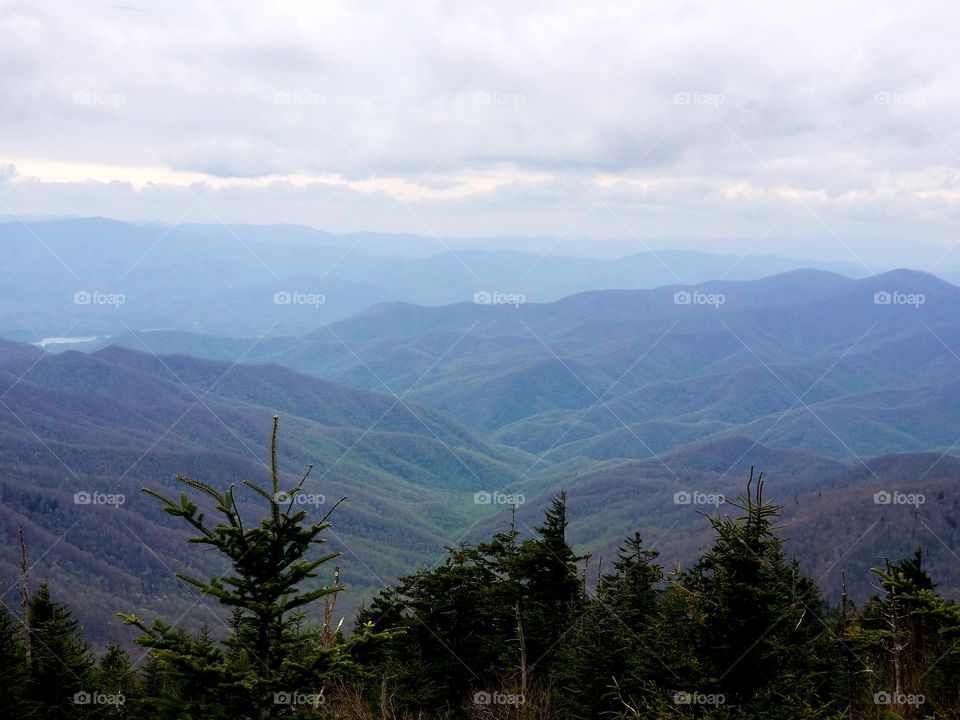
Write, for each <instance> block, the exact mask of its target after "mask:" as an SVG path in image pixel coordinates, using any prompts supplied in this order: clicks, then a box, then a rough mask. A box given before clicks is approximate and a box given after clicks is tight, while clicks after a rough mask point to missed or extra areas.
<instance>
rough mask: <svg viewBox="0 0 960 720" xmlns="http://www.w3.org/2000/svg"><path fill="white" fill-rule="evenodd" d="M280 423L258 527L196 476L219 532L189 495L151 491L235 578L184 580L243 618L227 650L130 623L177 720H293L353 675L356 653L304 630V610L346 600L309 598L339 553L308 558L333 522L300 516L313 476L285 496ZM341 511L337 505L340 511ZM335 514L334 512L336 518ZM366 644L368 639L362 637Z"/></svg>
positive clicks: (161, 627)
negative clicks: (301, 703)
mask: <svg viewBox="0 0 960 720" xmlns="http://www.w3.org/2000/svg"><path fill="white" fill-rule="evenodd" d="M278 424H279V423H278V419H277V418H276V417H274V423H273V435H272V441H271V451H270V459H271V470H272V473H271V475H272V486H271V488H269V489H265V488H263V487H261V486H259V485H257V484H255V483H253V482H251V481H249V480H245V481H244V482H243V484H244V485H245V486H246V487H247V488H249V489H250V490H252V491H253V492H254V493H256V494H257V495H259V496H260V497H261V498H263V499H264V500H266V501H267V503H268V507H269V511H268V513H267V514H266V516H265V517H263V518H262V519H261V520H260V521H259V522H258V523H250V522H249V521H248V522H246V523H245V522H244V519H243V518H242V517H241V514H240V511H239V509H238V508H237V504H236V500H235V498H234V486H232V485H231V486H230V487H229V488H228V489H227V490H226V491H225V492H222V493H221V492H219V491H217V490H216V489H214V488H212V487H210V486H209V485H207V484H205V483H203V482H200V481H197V480H193V479H190V478H186V477H180V478H179V480H180V481H181V482H182V483H183V484H184V485H186V486H187V487H188V488H191V489H192V490H194V491H196V492H199V493H200V494H202V495H206V496H207V497H208V498H210V499H212V500H213V502H214V509H215V511H216V512H217V513H219V514H220V516H221V517H222V520H221V522H219V523H217V524H215V525H211V524H210V523H209V522H208V521H207V519H206V515H205V513H203V512H201V510H200V508H199V506H198V505H197V504H196V503H195V502H193V500H191V499H190V497H189V496H188V494H187V493H186V492H184V493H182V494H181V496H180V499H179V502H175V501H173V500H170V499H168V498H166V497H164V496H163V495H161V494H160V493H157V492H155V491H153V490H149V489H147V490H146V492H147V493H148V494H150V495H152V496H154V497H156V498H158V499H159V500H160V501H161V502H162V503H163V504H164V510H165V511H166V512H167V513H169V514H170V515H172V516H174V517H178V518H181V519H183V520H184V521H186V523H187V524H188V525H190V526H191V527H192V528H193V529H194V530H195V531H196V533H197V535H195V536H194V537H191V538H190V539H189V541H190V542H191V543H196V544H201V545H207V546H210V547H212V548H213V549H215V550H217V551H218V552H219V553H221V554H222V555H223V556H225V557H226V558H227V559H228V561H229V563H230V571H229V573H228V574H226V575H223V576H220V577H214V578H211V579H209V580H199V579H196V578H193V577H189V576H186V575H179V576H178V577H180V579H181V580H183V581H184V582H187V583H189V584H191V585H193V586H195V587H196V588H198V589H199V590H200V591H201V592H203V593H204V594H205V595H208V596H212V597H214V598H216V599H217V600H218V601H219V602H220V603H221V604H222V605H224V606H226V607H229V608H231V609H232V610H233V615H232V623H231V625H232V627H231V636H230V638H229V640H228V641H227V642H226V643H225V646H224V647H225V648H226V650H227V652H224V650H223V649H221V647H220V644H219V643H217V642H215V641H214V640H213V639H212V638H211V637H210V634H209V632H208V630H207V629H206V627H205V628H204V629H203V630H202V632H201V633H200V634H199V635H198V636H196V637H191V636H189V635H187V634H186V633H185V632H183V631H182V630H179V629H176V628H174V627H172V626H170V625H167V624H165V623H164V622H162V621H160V620H156V621H155V622H154V623H153V625H152V626H147V625H146V624H145V623H144V622H143V621H141V620H140V619H139V618H138V617H136V616H135V615H121V617H123V618H124V620H125V621H126V622H127V623H129V624H131V625H134V626H136V627H137V628H139V629H140V630H141V631H142V632H143V633H144V634H143V636H141V637H140V638H139V639H138V642H139V643H140V644H141V645H143V646H145V647H147V648H149V649H150V650H151V652H152V655H153V658H154V659H155V660H156V662H157V663H158V669H159V672H160V674H161V675H162V676H163V680H164V681H163V682H162V683H153V684H152V685H151V688H152V689H153V690H154V691H155V692H156V693H157V694H156V696H155V697H153V698H151V700H153V701H154V702H156V704H157V705H158V707H161V708H164V709H165V712H166V713H168V714H169V716H170V717H178V718H180V717H191V718H212V719H215V718H221V717H223V718H241V717H242V718H246V717H250V718H271V717H279V716H283V715H287V714H290V713H292V712H294V711H295V709H296V705H297V703H296V702H294V703H293V704H291V703H290V702H288V701H289V700H290V699H291V698H294V699H295V700H296V699H297V698H300V697H309V698H312V699H313V700H315V701H316V702H317V703H319V701H320V698H321V697H322V694H323V690H324V687H325V683H327V682H328V681H330V680H331V679H333V678H337V677H341V676H343V675H345V674H347V673H348V672H349V670H350V665H351V664H350V660H349V656H348V647H347V645H346V644H339V645H332V646H327V645H325V644H324V643H323V642H322V640H321V635H320V633H319V632H317V631H310V630H305V629H304V628H303V615H302V612H301V611H302V609H303V608H305V607H306V606H308V605H309V604H310V603H313V602H314V601H316V600H319V599H321V598H326V597H329V596H332V595H334V594H335V593H337V592H339V591H340V590H341V588H340V587H339V586H330V587H328V586H321V587H318V588H315V589H312V590H311V589H306V588H305V587H304V583H305V582H307V581H308V580H311V579H313V578H316V577H317V576H318V575H319V569H320V567H321V566H323V565H325V564H327V563H329V562H330V561H331V560H333V559H334V558H336V557H337V556H338V555H339V553H327V554H321V555H320V556H319V557H316V558H312V559H308V554H309V553H310V552H311V550H312V548H313V547H314V546H320V545H322V544H324V543H325V542H326V538H325V537H324V536H323V533H324V531H325V530H327V529H328V528H329V527H330V525H331V524H330V523H329V522H328V521H327V518H328V517H329V513H328V514H327V516H326V517H324V518H322V519H321V520H319V521H311V520H310V519H309V517H308V513H307V511H306V510H296V511H294V508H295V507H298V506H297V505H296V503H295V502H294V500H295V498H296V496H297V495H298V494H299V493H300V492H302V489H303V483H304V482H305V481H306V479H307V476H308V475H309V471H308V472H307V474H305V475H304V476H303V477H302V478H301V480H300V482H299V483H298V484H297V485H295V486H293V487H292V488H281V479H280V471H279V468H278V462H277V431H278ZM334 507H336V506H334ZM331 512H332V510H331ZM360 635H361V636H362V632H361V633H360Z"/></svg>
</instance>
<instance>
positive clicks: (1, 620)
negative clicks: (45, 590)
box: [0, 600, 27, 718]
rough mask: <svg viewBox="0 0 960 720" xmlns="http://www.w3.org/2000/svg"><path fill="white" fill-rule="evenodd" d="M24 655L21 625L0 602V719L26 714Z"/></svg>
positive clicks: (5, 605) (25, 654)
mask: <svg viewBox="0 0 960 720" xmlns="http://www.w3.org/2000/svg"><path fill="white" fill-rule="evenodd" d="M26 692H27V652H26V648H25V647H24V644H23V634H22V631H21V627H20V623H19V622H18V620H17V618H16V617H15V616H14V614H13V613H12V612H11V611H10V608H8V607H7V604H6V603H5V602H4V601H3V600H0V717H5V718H18V717H23V716H25V715H26V711H27V704H26Z"/></svg>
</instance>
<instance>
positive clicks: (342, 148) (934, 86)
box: [0, 1, 960, 241]
mask: <svg viewBox="0 0 960 720" xmlns="http://www.w3.org/2000/svg"><path fill="white" fill-rule="evenodd" d="M137 7H138V8H139V10H140V11H130V10H124V9H119V8H113V7H110V6H108V5H106V4H104V5H97V6H87V5H78V4H57V5H56V6H54V5H50V4H42V3H30V2H24V1H13V2H8V3H5V4H4V5H3V6H2V7H0V83H2V87H3V88H4V90H3V92H2V93H0V166H3V165H7V164H10V163H12V164H14V165H16V167H17V173H16V175H13V176H12V177H11V176H10V175H9V173H7V175H5V176H4V177H3V178H0V182H2V183H4V184H3V186H2V187H3V188H4V189H3V190H0V193H4V192H5V193H8V194H7V195H6V196H5V199H2V201H0V213H2V212H14V213H15V212H20V211H21V210H22V211H24V212H25V211H26V209H27V208H30V209H31V210H32V211H33V212H36V211H38V210H39V211H44V212H51V213H62V212H74V211H77V210H79V211H80V212H81V213H82V214H91V213H93V212H97V213H100V214H106V215H114V216H121V217H123V216H126V217H138V218H162V219H166V220H176V219H177V216H178V214H182V210H181V206H182V201H183V199H184V197H188V196H190V193H191V192H192V190H191V188H201V189H202V190H201V192H200V194H201V195H202V197H203V201H202V202H201V203H200V204H201V205H208V206H209V207H208V209H209V211H210V212H211V213H213V214H214V215H216V216H219V217H224V218H225V219H229V220H238V221H240V220H242V221H247V222H257V221H262V222H272V221H279V220H286V221H291V222H311V223H315V224H318V225H320V226H322V227H324V228H329V229H342V230H352V229H360V228H363V227H367V226H368V225H369V223H370V222H371V218H372V217H375V216H376V210H377V208H379V207H380V204H381V203H384V202H387V203H394V202H399V203H400V204H401V205H403V206H405V207H406V206H408V207H406V209H405V210H404V209H401V211H400V212H396V213H394V212H393V211H391V217H389V218H386V219H385V220H384V222H386V223H387V224H386V226H385V227H383V228H381V229H385V230H407V231H413V232H424V226H426V227H430V228H434V227H435V228H437V230H436V232H442V233H445V234H460V235H469V234H477V232H478V231H479V230H480V229H482V230H483V231H490V232H497V233H532V234H542V233H563V232H567V233H570V232H571V231H570V228H571V225H573V224H574V223H575V224H576V231H575V233H576V235H577V236H578V237H591V236H592V237H603V236H610V235H615V236H621V237H624V236H629V235H630V234H650V233H652V234H661V235H662V234H686V233H703V234H705V235H708V236H709V235H730V234H736V233H745V234H750V233H760V232H762V231H763V228H765V227H767V226H769V225H770V224H771V223H772V222H775V221H778V220H780V219H781V218H782V229H783V230H784V231H785V232H786V231H788V230H789V231H792V232H800V231H801V230H802V231H803V232H806V231H807V230H808V229H809V228H810V227H817V226H818V225H819V224H823V223H827V224H828V225H829V226H830V228H831V229H832V230H834V231H836V232H853V233H858V234H864V235H870V234H882V233H885V232H893V231H895V232H897V233H899V234H901V235H902V236H904V237H911V236H914V237H916V236H922V237H923V239H927V240H940V241H947V240H950V239H952V237H953V229H952V220H953V217H954V216H955V215H956V213H957V209H958V202H960V194H958V190H960V188H958V187H957V185H958V181H957V174H956V171H955V170H954V168H955V167H956V165H957V162H958V160H960V134H958V133H960V123H957V116H958V111H960V98H958V96H957V93H956V90H955V88H956V87H957V82H956V81H957V77H958V74H960V64H958V59H957V56H956V53H955V52H954V50H953V48H954V41H955V37H956V34H957V31H958V30H960V7H958V6H956V5H955V4H953V3H948V2H943V3H925V4H922V5H919V6H911V7H906V6H903V5H902V4H901V3H895V2H880V3H877V2H858V3H844V4H842V5H837V4H836V3H829V2H814V3H807V4H804V5H803V6H802V9H799V8H798V9H795V10H788V9H786V7H785V6H782V5H779V4H772V3H763V2H746V3H737V4H732V5H731V4H723V5H721V4H715V3H707V2H703V3H685V4H682V5H681V4H673V3H661V4H651V3H642V4H641V3H636V2H632V1H625V2H608V3H603V4H600V5H590V4H586V3H582V2H580V3H575V2H528V3H515V2H493V3H482V4H481V3H453V4H451V3H440V2H409V3H399V4H394V3H346V2H331V3H323V4H317V3H300V2H285V3H253V2H246V1H244V2H234V3H229V4H214V3H194V2H182V1H181V2H142V3H137ZM185 193H186V195H185ZM194 196H195V195H194ZM318 197H322V198H326V200H318ZM334 198H335V199H336V201H334V200H333V199H334ZM345 198H348V200H346V201H345V200H344V199H345ZM81 201H83V202H86V203H89V205H88V206H84V207H87V208H88V209H87V210H86V211H85V210H83V209H82V208H80V207H78V205H81V204H82V203H81ZM328 201H329V203H330V204H329V205H328V204H327V202H328ZM318 203H319V204H318ZM20 204H22V206H23V207H22V208H21V207H19V206H18V205H20ZM318 208H322V211H321V210H320V209H318ZM411 212H412V213H413V216H411ZM281 213H282V216H281ZM811 213H812V214H813V215H815V216H816V217H817V218H819V221H818V222H816V223H813V224H812V225H811V223H810V222H809V221H810V215H811Z"/></svg>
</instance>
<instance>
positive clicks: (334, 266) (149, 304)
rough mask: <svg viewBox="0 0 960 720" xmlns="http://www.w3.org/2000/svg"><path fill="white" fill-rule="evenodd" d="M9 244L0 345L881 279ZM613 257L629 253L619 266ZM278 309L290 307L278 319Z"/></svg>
mask: <svg viewBox="0 0 960 720" xmlns="http://www.w3.org/2000/svg"><path fill="white" fill-rule="evenodd" d="M0 246H2V247H3V248H4V251H5V255H4V263H3V266H2V267H0V307H2V308H3V312H2V314H0V336H3V337H10V338H14V339H18V340H23V341H26V342H37V341H39V340H41V339H43V338H46V337H60V336H64V335H70V336H76V337H84V336H107V335H110V336H114V335H118V334H122V333H124V332H127V331H130V330H144V329H150V328H162V329H177V330H191V331H195V332H201V333H206V334H218V335H239V336H251V337H254V338H255V337H260V336H261V335H284V334H297V335H299V334H303V333H306V332H309V331H310V330H313V329H315V328H316V327H317V325H318V324H319V323H320V322H328V321H333V320H340V319H345V318H347V317H350V316H352V315H353V314H355V313H357V312H360V311H362V310H365V309H366V308H367V307H369V306H371V305H373V304H376V303H380V302H388V301H404V302H409V303H414V304H419V305H443V304H448V303H456V302H463V301H469V300H471V299H472V298H473V296H474V294H475V293H478V292H503V293H513V294H522V295H524V296H525V298H526V299H527V300H528V301H530V302H549V301H553V300H558V299H560V298H562V297H566V296H568V295H571V294H574V293H578V292H582V291H586V290H607V289H615V288H620V289H636V288H653V287H658V286H662V285H669V284H694V283H700V282H704V281H707V280H711V279H718V278H723V279H728V280H744V279H756V278H760V277H765V276H768V275H773V274H777V273H782V272H785V271H788V270H792V269H798V268H811V267H813V268H819V269H824V270H830V271H834V272H838V273H841V274H844V275H848V276H851V277H861V276H864V275H866V274H870V271H869V269H868V267H865V266H864V265H863V264H861V263H860V262H858V261H857V256H856V254H849V253H848V256H847V258H846V259H845V260H843V261H837V260H836V259H834V260H830V261H818V260H816V259H813V258H804V257H800V258H788V257H778V256H771V255H757V254H751V252H753V253H755V252H756V249H754V250H753V251H747V252H739V253H736V254H734V253H728V254H719V255H716V254H710V253H705V252H702V251H695V250H671V249H663V248H662V247H658V248H656V249H655V250H651V249H649V248H650V247H652V246H651V245H649V244H648V243H646V242H644V241H637V242H635V243H633V244H632V246H629V247H628V246H625V245H623V244H622V243H617V244H614V245H612V246H609V247H608V246H606V245H604V244H603V243H598V244H597V245H596V248H597V250H596V253H597V255H598V257H584V256H574V255H568V254H564V252H579V253H583V252H585V251H587V252H588V251H589V250H585V248H588V247H589V245H585V244H580V245H577V246H576V249H574V246H571V245H570V244H569V242H567V241H564V240H563V239H560V238H554V239H549V238H548V239H539V240H538V239H536V238H534V239H518V240H510V239H500V240H499V241H497V240H496V239H494V240H493V241H490V242H488V241H487V239H477V240H475V241H472V242H471V241H463V240H453V239H442V238H429V237H420V236H411V235H384V234H376V233H369V234H367V233H355V234H352V235H331V234H329V233H324V232H321V231H318V230H314V229H313V228H307V227H303V226H283V225H281V226H267V227H258V226H249V225H242V226H220V225H217V226H214V225H197V224H184V225H135V224H130V223H122V222H117V221H113V220H107V219H103V218H86V219H84V218H79V219H56V220H48V221H42V220H33V221H29V222H19V221H9V222H5V223H0ZM510 247H512V248H514V249H508V248H510ZM610 247H613V248H619V249H620V253H619V254H616V255H614V256H613V257H611V252H610V249H609V248H610ZM918 247H919V249H918V250H917V256H918V257H921V258H923V260H922V262H921V263H920V265H922V267H923V268H926V267H928V266H934V267H936V268H937V271H938V272H939V273H940V274H941V276H942V277H945V278H947V279H952V280H954V281H956V280H957V279H960V270H958V267H957V265H956V263H952V264H951V262H950V256H949V254H946V255H944V250H943V249H942V248H940V247H938V246H931V247H929V248H923V247H921V246H918ZM477 248H483V249H477ZM744 250H747V248H744ZM934 257H939V258H940V260H941V262H939V263H935V262H934V259H933V258H934ZM871 267H872V266H871ZM892 267H896V265H884V266H882V267H880V269H885V268H892ZM278 294H279V295H278ZM275 298H277V299H278V301H279V302H283V301H284V299H286V301H287V302H286V305H285V306H283V307H279V308H278V307H277V304H276V303H275V302H274V300H275ZM279 310H282V311H283V312H279Z"/></svg>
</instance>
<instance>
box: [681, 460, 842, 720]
mask: <svg viewBox="0 0 960 720" xmlns="http://www.w3.org/2000/svg"><path fill="white" fill-rule="evenodd" d="M763 488H764V483H763V477H762V476H761V477H760V478H758V479H757V481H756V483H754V479H753V474H752V472H751V476H750V480H749V481H748V483H747V490H746V493H745V494H743V495H741V496H739V498H738V501H737V502H734V503H732V505H733V507H735V508H737V509H739V510H741V511H742V513H743V514H742V515H740V516H739V517H730V516H725V515H720V514H719V513H718V514H717V515H716V516H714V517H710V518H709V519H710V523H711V525H712V526H713V530H714V534H715V541H714V545H713V547H711V548H710V549H709V550H708V551H707V553H706V554H705V555H704V556H703V557H701V558H700V560H699V562H698V563H697V565H696V566H695V567H694V568H693V569H692V570H691V571H690V572H688V573H685V574H684V575H683V576H682V577H681V578H680V579H679V586H678V590H679V591H680V592H681V594H682V596H684V597H686V598H687V599H688V602H689V612H690V613H691V614H692V616H693V617H694V618H697V623H698V625H699V628H698V629H699V632H697V633H696V635H695V644H694V645H693V647H692V648H691V650H692V651H693V652H694V653H695V654H696V655H697V656H698V658H700V660H701V662H702V663H703V670H704V671H705V672H704V674H703V675H702V676H701V678H700V679H699V681H698V687H693V688H691V687H686V688H676V689H677V690H680V691H686V692H704V693H712V694H722V695H723V696H724V698H725V705H726V706H727V707H728V708H731V711H733V710H732V709H733V708H737V709H738V710H737V712H741V713H743V712H748V713H753V715H751V717H754V716H755V717H758V718H766V717H791V716H798V717H804V716H805V715H804V713H810V712H813V709H815V708H816V709H819V710H820V711H821V712H825V711H826V710H827V708H828V707H829V706H831V704H833V703H834V702H835V700H836V698H833V697H830V696H829V692H828V690H827V688H828V686H829V684H828V683H827V680H828V679H829V677H830V674H831V673H833V672H836V671H837V669H836V668H827V667H823V663H822V659H823V658H824V657H827V656H828V655H829V653H827V652H825V648H828V647H829V646H830V643H831V641H832V640H831V638H830V637H829V636H828V634H827V631H826V626H825V623H824V618H823V614H824V603H823V600H822V597H821V595H820V591H819V589H818V588H817V586H816V584H815V583H814V582H813V581H812V580H811V579H810V578H808V577H806V576H804V575H803V574H801V573H800V571H799V568H798V563H797V561H796V559H794V560H792V561H789V560H787V558H786V557H785V554H784V551H783V541H782V540H781V539H780V538H779V536H778V535H777V533H776V530H777V528H776V527H775V526H774V521H775V519H776V518H777V517H778V516H779V513H780V507H779V506H777V505H774V504H772V503H768V502H765V501H764V499H763ZM771 713H772V714H771ZM777 713H780V714H779V715H778V714H777Z"/></svg>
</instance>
